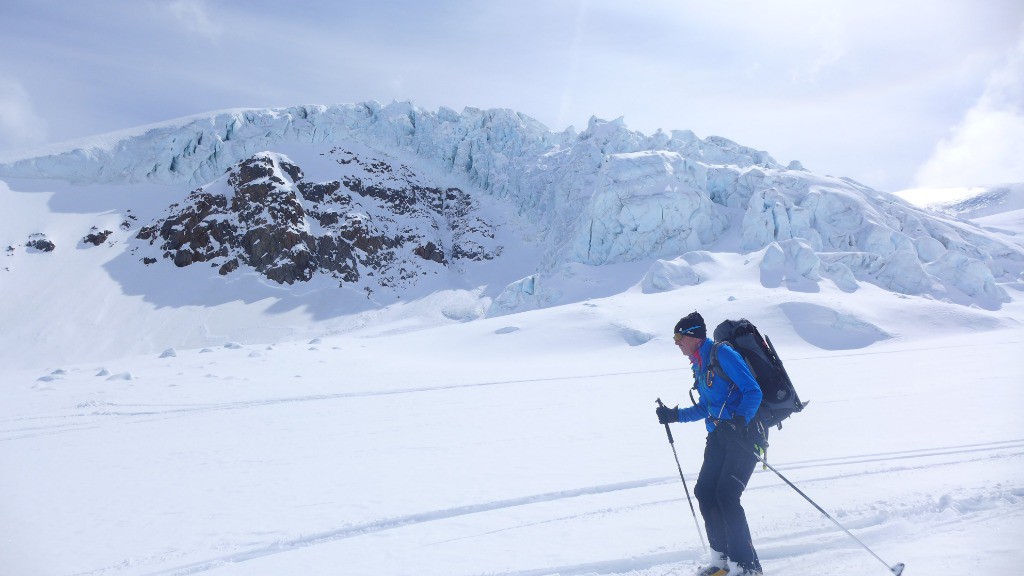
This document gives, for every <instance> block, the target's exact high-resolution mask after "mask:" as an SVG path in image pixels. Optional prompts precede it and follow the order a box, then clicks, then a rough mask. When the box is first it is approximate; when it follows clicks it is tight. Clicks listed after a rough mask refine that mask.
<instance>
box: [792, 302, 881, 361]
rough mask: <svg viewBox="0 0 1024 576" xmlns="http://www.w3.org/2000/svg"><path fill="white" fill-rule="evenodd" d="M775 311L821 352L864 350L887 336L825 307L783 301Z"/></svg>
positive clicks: (869, 325)
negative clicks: (778, 309) (781, 314)
mask: <svg viewBox="0 0 1024 576" xmlns="http://www.w3.org/2000/svg"><path fill="white" fill-rule="evenodd" d="M779 308H780V309H781V310H782V312H783V313H784V314H785V315H786V317H787V318H788V319H789V321H790V322H792V324H793V329H794V330H795V331H796V333H797V334H798V335H799V336H800V337H801V338H803V339H804V340H805V341H806V342H807V343H808V344H811V345H813V346H817V347H818V348H822V349H824V350H853V349H858V348H866V347H867V346H870V345H871V344H874V343H875V342H879V341H881V340H885V339H888V338H890V337H891V336H890V335H889V334H887V333H886V332H885V331H884V330H882V329H881V328H879V327H877V326H875V325H874V324H872V323H870V322H867V321H864V320H861V319H859V318H857V317H856V316H854V315H852V314H847V313H843V312H840V311H838V310H834V309H832V308H828V307H826V306H821V305H818V304H811V303H808V302H785V303H783V304H780V305H779Z"/></svg>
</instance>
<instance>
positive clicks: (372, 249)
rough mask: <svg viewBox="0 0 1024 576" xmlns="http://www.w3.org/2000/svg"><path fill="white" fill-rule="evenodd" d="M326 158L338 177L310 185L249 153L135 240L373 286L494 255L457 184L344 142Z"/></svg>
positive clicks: (269, 156)
mask: <svg viewBox="0 0 1024 576" xmlns="http://www.w3.org/2000/svg"><path fill="white" fill-rule="evenodd" d="M327 155H328V156H329V157H330V158H332V159H334V160H335V161H336V162H337V164H338V165H339V166H343V167H344V169H343V170H341V172H343V174H341V175H340V177H339V178H337V179H335V180H328V181H323V182H315V181H310V180H307V179H306V177H305V174H304V173H303V170H302V169H301V168H300V167H299V166H298V165H296V164H295V163H293V162H292V161H290V160H289V159H288V158H287V157H285V156H282V155H280V154H275V153H271V152H263V153H259V154H256V155H254V156H252V157H250V158H248V159H246V160H244V161H242V162H240V163H238V164H237V165H235V166H234V167H232V168H231V169H230V170H229V171H228V173H227V175H226V176H225V177H224V178H222V179H221V180H219V181H217V182H214V183H212V184H210V185H208V186H204V187H202V188H199V189H197V190H195V191H193V192H192V193H191V194H189V195H188V197H187V198H186V199H185V200H184V201H183V202H181V203H179V204H174V205H172V206H170V207H169V208H168V211H167V215H166V217H164V218H161V219H159V220H157V221H156V222H153V223H152V224H150V225H148V226H145V227H143V228H142V229H141V230H140V231H139V233H138V234H137V235H136V238H137V239H140V240H143V241H146V242H148V244H150V245H153V246H157V247H158V248H159V249H160V250H161V253H162V257H163V258H164V259H167V260H171V261H173V262H174V264H175V265H177V266H179V267H182V266H189V265H192V264H196V263H209V264H210V265H211V266H215V267H218V272H219V273H220V274H221V275H227V274H231V273H232V272H233V271H235V270H238V269H239V268H241V267H243V266H247V267H250V268H252V269H254V270H256V271H257V272H259V273H260V274H262V275H264V276H266V277H267V278H268V279H270V280H273V281H275V282H278V283H281V284H293V283H295V282H304V281H308V280H310V279H312V278H313V277H314V275H316V274H327V275H330V276H332V277H334V278H336V279H338V280H339V281H340V283H342V284H346V283H360V284H362V285H365V286H366V287H367V288H369V289H371V290H372V289H373V287H374V286H379V287H385V288H398V287H408V286H410V285H413V284H415V283H416V282H417V281H418V279H419V278H420V277H422V276H426V275H430V274H437V273H439V272H441V271H442V270H445V269H446V268H448V267H450V266H452V265H457V264H458V263H459V262H460V261H465V260H486V259H491V258H494V257H495V256H496V255H497V254H499V253H500V251H501V248H500V246H498V245H497V244H496V243H495V241H494V233H493V227H492V226H491V225H490V224H488V223H487V222H485V221H484V220H483V219H481V218H480V217H478V216H477V215H476V209H475V205H474V202H473V201H472V199H471V198H470V196H469V195H468V194H466V193H465V192H463V191H462V190H460V189H458V188H451V187H448V188H441V187H435V186H430V185H429V184H428V183H427V181H426V180H425V179H424V178H422V177H421V176H419V175H418V174H417V173H416V172H415V171H413V170H412V169H411V168H409V167H408V166H405V165H403V164H400V163H397V162H395V161H393V160H390V159H386V158H378V157H372V156H371V157H367V156H366V155H365V153H363V154H360V155H357V154H355V153H353V152H350V151H348V150H345V149H341V148H335V149H332V150H331V151H330V152H329V153H328V154H327Z"/></svg>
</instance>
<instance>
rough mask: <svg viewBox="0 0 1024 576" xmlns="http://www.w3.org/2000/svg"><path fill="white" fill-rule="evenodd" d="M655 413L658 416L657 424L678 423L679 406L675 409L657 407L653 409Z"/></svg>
mask: <svg viewBox="0 0 1024 576" xmlns="http://www.w3.org/2000/svg"><path fill="white" fill-rule="evenodd" d="M655 413H657V415H658V423H659V424H672V423H673V422H679V405H678V404H676V407H675V408H669V407H668V406H658V408H657V409H655Z"/></svg>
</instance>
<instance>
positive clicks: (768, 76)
mask: <svg viewBox="0 0 1024 576" xmlns="http://www.w3.org/2000/svg"><path fill="white" fill-rule="evenodd" d="M367 100H376V101H378V102H381V103H385V104H386V103H389V102H391V101H393V100H399V101H405V100H409V101H412V102H413V103H414V104H415V105H417V106H419V107H420V108H423V109H425V110H427V111H436V110H437V109H438V108H439V107H441V106H444V107H448V108H452V109H455V110H457V111H458V110H462V109H463V108H464V107H467V106H468V107H475V108H484V109H487V108H510V109H513V110H516V111H518V112H521V113H523V114H526V115H528V116H531V117H533V118H535V119H537V120H539V121H540V122H542V123H543V124H544V125H546V126H547V127H548V128H549V129H551V130H553V131H561V130H564V129H565V128H567V127H569V126H574V127H575V128H577V129H579V130H582V129H584V128H585V127H586V125H587V122H588V120H589V119H590V118H591V117H593V116H596V117H598V118H602V119H607V120H612V119H615V118H618V117H623V118H624V121H625V123H626V125H627V126H629V127H630V128H632V129H634V130H638V131H641V132H643V133H645V134H651V133H653V132H655V131H656V130H658V129H663V130H676V129H685V130H692V131H693V132H695V133H696V134H697V135H698V136H700V137H702V138H706V137H708V136H711V135H716V136H724V137H726V138H729V139H731V140H734V141H736V142H738V143H740V144H743V145H745V146H750V147H753V148H756V149H759V150H765V151H767V152H768V153H770V154H771V155H772V156H773V157H774V158H775V159H776V160H778V161H780V162H782V163H783V164H786V163H788V162H789V161H791V160H799V161H801V162H802V163H803V164H804V166H805V167H806V168H807V169H809V170H812V171H814V172H817V173H822V174H830V175H835V176H846V177H849V178H853V179H854V180H857V181H859V182H862V183H864V184H867V185H869V186H871V187H873V188H876V189H879V190H888V191H896V190H901V189H905V188H911V187H919V186H971V185H991V184H999V183H1006V182H1024V2H1020V1H1019V0H985V1H978V0H935V1H927V2H925V1H902V2H894V1H891V0H834V1H830V2H816V1H813V0H778V1H773V2H763V1H753V0H735V1H722V2H694V1H689V0H650V1H645V2H630V3H626V2H621V1H603V0H592V1H587V0H575V1H552V0H515V1H506V0H493V1H489V2H482V1H481V2H470V1H464V0H463V1H459V0H439V1H434V2H420V1H398V0H373V1H365V2H364V1H337V0H330V1H296V2H290V3H282V2H279V1H273V2H271V1H269V0H251V1H245V2H242V1H234V2H232V1H227V0H222V1H218V0H79V1H77V2H74V3H71V2H65V1H63V0H4V3H3V6H2V7H0V154H3V153H12V152H17V151H21V150H25V149H31V148H34V147H37V146H42V145H48V144H53V143H59V142H63V141H67V140H72V139H75V138H80V137H85V136H92V135H96V134H101V133H106V132H112V131H116V130H121V129H125V128H131V127H135V126H140V125H145V124H150V123H154V122H160V121H164V120H169V119H173V118H177V117H182V116H189V115H193V114H198V113H203V112H209V111H215V110H222V109H227V108H242V107H256V108H266V107H286V106H294V105H300V104H337V103H352V102H363V101H367Z"/></svg>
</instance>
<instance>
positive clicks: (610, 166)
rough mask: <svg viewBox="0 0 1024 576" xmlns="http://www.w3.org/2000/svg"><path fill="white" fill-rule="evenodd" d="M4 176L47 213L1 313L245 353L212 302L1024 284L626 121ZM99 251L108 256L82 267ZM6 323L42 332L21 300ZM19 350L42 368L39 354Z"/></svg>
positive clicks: (290, 137) (189, 143) (920, 232)
mask: <svg viewBox="0 0 1024 576" xmlns="http://www.w3.org/2000/svg"><path fill="white" fill-rule="evenodd" d="M260 159H263V160H260ZM267 159H269V160H267ZM8 160H9V161H8V162H7V163H5V164H0V176H2V177H3V178H5V181H6V182H7V185H6V186H5V187H4V188H3V194H4V195H5V204H6V205H10V206H12V207H20V206H24V207H26V208H25V210H34V211H35V212H34V213H33V214H31V215H29V214H27V213H26V212H25V211H24V210H23V209H20V208H19V209H15V210H11V211H7V212H5V214H4V216H3V218H4V219H5V222H4V227H3V229H2V230H3V237H2V238H0V241H2V242H3V244H4V245H5V246H7V252H6V264H7V265H6V266H5V270H4V274H3V276H2V277H0V281H2V282H4V284H5V290H9V291H11V293H12V294H13V293H18V294H21V293H24V294H41V293H45V292H46V291H47V289H48V288H47V286H46V285H47V284H48V283H49V282H50V279H51V278H53V277H57V276H62V275H67V276H68V277H69V278H70V279H69V281H70V282H73V283H82V284H87V285H88V286H90V288H89V289H83V290H82V291H81V292H80V293H78V294H77V295H75V296H72V297H71V301H70V302H66V303H62V304H61V306H65V307H66V308H67V315H68V316H69V317H74V318H78V317H82V316H83V315H84V316H86V317H92V316H93V315H96V316H95V318H96V319H95V321H96V322H102V321H103V319H102V318H105V317H106V315H105V313H104V314H97V310H102V311H110V310H112V309H120V308H122V307H123V308H124V309H131V310H132V313H131V315H132V316H133V317H139V316H138V315H139V314H143V315H145V318H147V321H145V322H143V323H142V324H143V325H146V326H151V325H154V324H156V325H163V324H164V322H165V320H164V318H165V316H166V315H167V314H168V313H171V312H172V311H173V313H174V314H175V315H176V314H178V313H184V314H185V315H186V316H188V317H189V318H191V319H192V320H190V321H189V324H190V326H194V327H195V328H190V332H192V333H204V332H208V331H210V330H213V331H214V332H218V333H219V331H220V330H222V329H226V326H225V327H224V328H221V327H219V326H223V325H221V324H220V323H216V324H217V325H218V327H216V328H215V327H213V326H211V325H210V324H209V323H208V322H207V315H206V313H205V312H200V310H201V309H203V308H206V307H207V305H208V304H209V303H210V302H214V303H217V304H220V303H228V302H238V303H241V304H243V308H244V307H245V306H248V305H254V304H255V305H257V306H258V307H257V309H256V310H258V311H260V312H262V311H266V310H285V311H289V312H293V311H298V310H301V311H303V312H305V313H306V314H308V315H310V316H312V317H314V318H316V319H319V320H328V321H331V322H333V323H334V326H335V327H336V328H338V329H345V328H344V326H351V325H353V323H354V324H356V325H362V323H363V322H364V320H353V316H352V315H353V314H356V313H362V312H366V311H368V310H376V309H380V307H382V306H388V305H391V304H394V303H396V302H401V301H403V299H404V301H409V300H415V299H418V298H422V297H426V296H428V295H431V294H437V293H438V291H445V290H455V291H458V293H459V294H461V296H459V297H458V299H459V300H460V301H466V302H471V304H468V305H459V306H458V308H459V309H460V310H461V311H460V312H455V313H446V314H444V315H443V317H445V318H454V319H458V320H465V319H472V318H478V317H480V316H481V315H484V314H487V315H491V316H494V315H501V314H508V313H512V312H517V311H523V310H530V309H535V308H539V307H545V306H552V305H557V304H560V303H565V302H572V301H578V300H580V299H583V298H587V297H592V296H600V295H608V294H613V293H616V292H618V291H621V290H622V289H624V288H626V287H628V286H630V285H633V284H640V283H642V284H643V285H644V287H645V289H646V290H648V291H657V290H664V289H669V288H674V287H678V286H685V285H693V284H696V283H700V282H705V281H707V280H708V276H707V271H706V270H707V269H708V268H709V266H708V265H707V261H708V260H709V259H711V260H713V259H714V257H712V256H709V254H741V255H743V256H744V258H743V262H745V263H750V264H752V265H754V266H756V267H757V268H758V270H759V282H760V284H761V285H762V286H764V287H766V288H771V289H778V290H782V291H799V292H809V291H810V292H813V291H821V290H823V289H825V287H834V288H837V289H838V290H840V291H842V292H846V293H852V292H855V291H858V290H862V289H864V287H865V286H866V285H875V286H879V287H881V288H883V289H885V290H888V291H891V292H894V293H896V294H901V295H908V296H922V297H925V298H931V299H935V300H939V301H946V302H950V303H952V304H956V305H962V306H977V307H981V308H984V309H988V310H999V309H1000V308H1001V307H1002V306H1004V305H1005V304H1006V303H1008V302H1009V301H1010V300H1011V296H1010V293H1009V292H1008V291H1007V286H1015V285H1017V284H1018V283H1019V282H1020V278H1021V274H1022V272H1024V248H1022V244H1021V240H1020V238H1019V237H1014V236H1011V235H1007V234H1003V233H1000V232H998V231H993V230H987V229H984V228H982V227H980V226H978V225H976V224H974V223H972V222H970V221H968V220H964V219H962V218H957V217H956V216H952V215H948V214H943V213H939V212H935V211H930V210H926V209H922V208H919V207H917V206H914V205H913V204H910V203H908V202H906V201H903V200H901V199H900V198H898V197H896V196H893V195H889V194H886V193H882V192H877V191H874V190H871V189H870V188H867V187H865V186H862V185H860V184H857V183H855V182H852V181H848V180H846V179H842V178H835V177H830V176H821V175H816V174H813V173H811V172H808V171H806V170H804V169H803V167H802V166H800V165H799V163H798V162H793V163H791V164H790V165H788V166H782V165H780V164H779V163H778V162H776V161H775V160H774V159H772V158H771V157H770V156H769V155H768V154H766V153H764V152H760V151H757V150H753V149H750V148H746V147H743V146H741V145H738V144H736V143H734V142H731V141H729V140H726V139H724V138H719V137H708V138H705V139H700V138H697V137H696V136H695V135H694V134H693V133H691V132H688V131H672V132H671V133H664V132H658V133H656V134H654V135H651V136H645V135H643V134H640V133H638V132H635V131H631V130H629V129H628V128H627V127H626V126H625V125H624V124H623V122H622V121H621V120H616V121H612V122H607V121H601V120H598V119H593V120H592V121H591V122H590V124H589V126H588V127H587V129H586V130H584V131H583V132H580V133H578V134H577V133H576V132H574V131H572V130H569V131H566V132H562V133H552V132H550V131H548V130H547V129H546V128H544V127H543V126H542V125H540V124H539V123H537V122H535V121H533V120H532V119H530V118H528V117H525V116H523V115H521V114H517V113H514V112H512V111H508V110H488V111H482V110H476V109H467V110H465V111H464V112H462V113H461V114H459V113H456V112H454V111H452V110H448V109H441V110H439V111H437V112H427V111H424V110H421V109H418V108H416V107H414V106H412V105H411V104H408V103H393V104H391V105H388V106H380V105H379V104H376V103H364V104H353V105H336V106H303V107H294V108H288V109H278V110H236V111H229V112H222V113H216V114H211V115H208V116H196V117H190V118H186V119H182V120H179V121H172V122H167V123H164V124H161V125H158V126H153V127H144V128H140V129H137V130H133V131H129V132H125V133H120V134H112V135H105V136H103V137H98V138H96V139H95V140H93V141H90V142H85V143H78V145H77V146H69V147H68V149H66V150H64V151H60V152H57V151H51V153H48V154H45V155H41V156H33V155H29V157H25V158H20V159H8ZM262 161H269V162H271V163H272V164H273V166H274V168H273V170H271V172H272V173H273V175H272V176H270V177H268V178H267V179H265V180H259V181H253V182H254V183H252V186H249V187H248V188H246V189H245V191H244V193H243V192H240V189H239V181H240V180H239V175H240V174H244V173H248V172H249V171H251V170H252V166H254V165H255V163H259V162H262ZM284 166H287V167H288V169H287V170H285V169H283V168H282V167H284ZM382 167H383V168H382ZM385 168H386V169H385ZM268 174H270V173H268ZM54 179H58V180H64V181H66V182H69V183H72V184H73V185H71V186H69V185H66V184H63V183H55V182H54ZM243 180H245V179H243ZM246 182H248V180H246ZM246 185H247V186H248V184H246ZM453 190H454V191H456V192H451V195H452V198H453V199H458V200H457V201H456V200H453V201H452V202H449V203H448V204H446V202H448V201H447V200H444V201H442V196H445V195H448V192H444V193H443V194H442V191H449V192H450V191H453ZM335 192H337V194H335ZM42 193H52V196H51V197H50V198H49V200H48V202H46V203H41V202H39V201H38V200H39V194H42ZM250 197H251V199H252V200H253V201H249V200H245V199H246V198H250ZM115 198H116V200H113V199H115ZM239 199H242V200H239ZM261 206H262V207H261ZM28 207H31V208H28ZM54 213H55V214H54ZM62 220H63V221H65V222H66V225H67V226H72V227H73V228H64V226H65V224H62V223H61V221H62ZM34 223H35V224H34ZM90 234H93V235H96V236H94V238H98V237H99V236H102V238H103V240H102V241H100V242H98V243H89V244H84V243H83V242H82V239H83V238H86V237H87V236H88V235H90ZM41 243H49V244H52V245H53V246H55V250H53V251H51V252H46V253H39V251H38V249H37V248H35V247H36V246H38V245H48V244H41ZM97 244H98V245H97ZM89 246H95V248H91V249H86V248H88V247H89ZM72 247H75V249H74V250H71V248H72ZM86 254H88V256H86ZM101 254H102V256H101ZM460 255H461V256H467V257H466V258H458V257H456V256H460ZM80 264H81V265H80ZM96 264H100V265H101V266H102V267H103V271H104V273H105V274H104V275H102V276H95V277H94V272H95V265H96ZM609 266H612V267H623V268H624V269H629V270H630V273H629V275H628V276H618V275H615V274H610V273H608V271H609V270H610V269H607V267H609ZM202 267H208V268H210V270H207V271H205V272H203V271H201V270H199V268H202ZM702 269H703V270H704V272H702V271H701V270H702ZM186 270H188V272H187V273H186ZM609 276H615V277H616V278H617V279H616V280H613V281H608V280H606V278H607V277H609ZM268 280H269V283H268V282H267V281H268ZM280 283H284V284H285V285H288V286H290V287H286V286H284V285H281V286H278V285H277V284H280ZM299 284H301V285H302V286H299ZM100 286H103V288H100ZM169 286H175V287H176V288H175V289H174V290H168V287H169ZM8 287H9V288H8ZM19 291H23V292H19ZM117 293H121V294H125V295H127V296H129V297H131V299H129V300H125V299H119V298H117V297H116V294H117ZM368 296H369V299H368V298H367V297H368ZM139 299H141V303H140V302H139ZM115 301H116V302H117V303H116V304H114V302H115ZM126 302H132V303H131V304H127V305H126ZM258 302H265V304H257V303H258ZM136 304H140V305H138V306H136ZM4 305H5V306H7V307H8V308H7V310H5V312H6V313H8V314H11V315H20V314H25V312H24V310H22V309H21V308H22V304H21V298H12V299H10V300H9V301H8V303H7V304H4ZM147 306H148V307H147ZM190 306H194V307H198V308H197V309H196V310H193V311H192V312H184V310H185V309H187V308H188V307H190ZM167 307H169V308H170V309H171V310H165V308H167ZM111 314H112V316H113V317H119V316H120V313H119V312H112V313H111ZM213 316H216V314H214V315H213ZM278 321H280V326H279V327H280V328H282V329H286V328H287V327H289V326H292V325H293V324H292V322H291V320H290V319H289V320H285V319H284V317H283V316H276V317H275V320H274V321H271V322H269V323H267V322H264V323H262V324H260V327H261V328H260V329H258V330H256V331H255V332H246V333H243V334H234V335H233V336H235V337H236V338H237V339H240V340H246V339H250V338H254V337H256V336H255V334H256V333H259V334H263V336H261V337H264V338H265V337H266V333H267V331H270V332H273V331H274V329H270V328H269V326H271V325H277V324H278ZM304 327H305V324H303V328H302V329H305V328H304ZM339 327H340V328H339ZM321 328H324V327H323V326H322V327H321ZM264 329H266V330H264ZM149 336H150V335H149V334H147V335H146V336H145V337H143V336H142V335H139V334H133V333H131V331H130V330H129V331H128V332H126V333H125V341H124V342H120V343H117V346H122V347H121V348H116V349H117V350H123V349H125V348H123V347H127V348H126V349H128V350H138V351H147V350H151V348H137V347H138V346H140V345H141V344H140V343H142V342H145V341H147V339H148V338H149ZM8 337H9V339H10V340H9V341H8V342H7V343H8V344H9V345H10V346H11V347H12V348H13V349H26V348H28V347H30V346H33V344H29V342H31V341H32V339H33V335H30V334H26V333H21V332H18V331H17V330H16V331H14V332H13V333H9V336H8ZM35 337H36V338H39V337H41V338H42V339H43V341H45V342H47V343H48V344H49V345H51V346H53V347H54V348H56V349H60V350H70V349H74V348H76V347H77V346H79V345H80V344H79V343H78V342H75V341H72V340H77V341H82V340H85V339H86V337H85V336H84V335H82V334H81V328H80V327H78V326H76V324H75V323H72V325H71V326H67V327H63V328H61V329H60V330H52V331H46V333H45V334H44V335H38V334H37V335H35ZM115 340H116V339H115ZM160 342H162V343H163V345H178V346H181V345H201V342H199V341H197V340H196V339H195V338H193V337H189V338H185V339H183V338H172V339H171V340H170V341H168V340H166V339H164V338H163V337H161V338H160ZM112 344H113V343H112ZM153 345H157V344H153ZM158 346H159V345H158ZM111 352H113V351H111Z"/></svg>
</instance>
